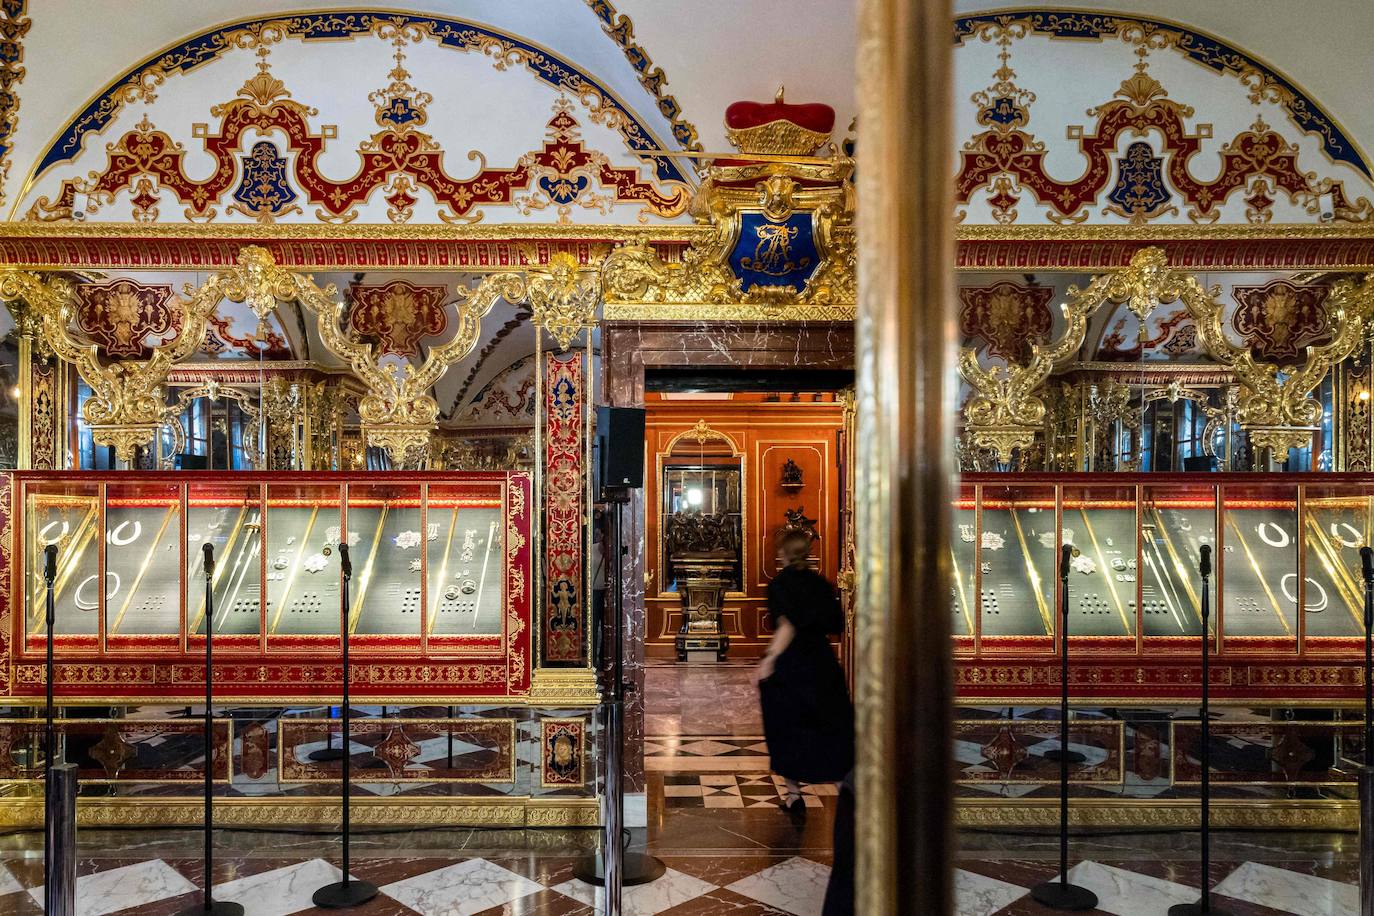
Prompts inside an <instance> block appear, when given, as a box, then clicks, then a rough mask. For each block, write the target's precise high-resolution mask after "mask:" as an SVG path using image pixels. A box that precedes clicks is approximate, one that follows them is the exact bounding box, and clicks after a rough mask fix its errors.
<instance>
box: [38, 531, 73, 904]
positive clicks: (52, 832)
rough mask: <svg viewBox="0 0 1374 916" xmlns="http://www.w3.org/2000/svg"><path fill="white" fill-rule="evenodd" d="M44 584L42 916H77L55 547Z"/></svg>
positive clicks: (48, 554) (48, 551)
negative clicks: (62, 745) (57, 717)
mask: <svg viewBox="0 0 1374 916" xmlns="http://www.w3.org/2000/svg"><path fill="white" fill-rule="evenodd" d="M43 581H44V583H45V584H46V585H47V595H46V599H45V600H46V608H45V610H46V612H47V625H48V645H47V655H46V659H45V666H44V684H45V694H44V695H45V697H46V700H47V702H46V705H45V709H44V723H43V726H44V727H43V756H44V758H45V760H44V762H45V763H46V764H47V767H48V771H47V778H46V779H45V780H44V782H43V912H45V913H47V914H49V916H76V793H77V782H76V765H75V764H71V763H66V762H63V761H62V760H60V759H59V757H60V755H59V754H58V752H57V734H56V729H55V728H54V727H53V682H54V680H55V678H56V673H55V671H54V669H53V628H54V626H55V625H56V623H57V610H56V600H55V596H54V592H53V588H54V583H55V582H56V581H57V545H56V544H49V545H48V546H47V547H46V548H44V551H43Z"/></svg>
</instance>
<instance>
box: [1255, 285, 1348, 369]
mask: <svg viewBox="0 0 1374 916" xmlns="http://www.w3.org/2000/svg"><path fill="white" fill-rule="evenodd" d="M1328 292H1329V288H1328V287H1326V286H1321V285H1312V286H1300V285H1298V284H1295V283H1290V282H1289V281H1287V280H1274V281H1272V282H1270V283H1266V284H1264V285H1263V286H1233V287H1231V296H1232V298H1234V299H1235V300H1236V310H1235V312H1233V313H1232V315H1231V326H1232V327H1234V328H1235V329H1236V333H1237V334H1239V335H1240V336H1241V337H1242V338H1244V340H1245V342H1246V344H1247V345H1249V347H1250V348H1251V349H1252V350H1253V351H1254V352H1255V355H1256V356H1258V357H1260V358H1261V359H1264V360H1267V361H1292V360H1295V359H1297V358H1298V357H1299V356H1300V355H1302V352H1303V349H1304V348H1305V347H1307V346H1308V345H1309V344H1314V343H1317V342H1319V340H1320V338H1321V336H1322V332H1323V330H1324V324H1325V322H1324V320H1323V314H1322V303H1323V302H1324V301H1325V300H1326V295H1327V293H1328Z"/></svg>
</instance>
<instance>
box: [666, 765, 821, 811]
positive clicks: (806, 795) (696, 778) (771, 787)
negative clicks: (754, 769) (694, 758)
mask: <svg viewBox="0 0 1374 916" xmlns="http://www.w3.org/2000/svg"><path fill="white" fill-rule="evenodd" d="M837 791H838V790H837V789H836V788H835V786H833V785H817V786H803V787H802V800H803V801H804V802H805V803H806V806H807V807H808V808H820V807H822V802H821V799H822V798H824V797H826V796H834V795H835V794H836V793H837ZM783 793H784V789H783V782H782V777H780V776H775V775H773V774H772V773H761V774H738V773H700V774H699V773H669V774H666V775H664V777H663V804H664V806H665V807H667V808H778V807H780V806H781V805H782V797H783Z"/></svg>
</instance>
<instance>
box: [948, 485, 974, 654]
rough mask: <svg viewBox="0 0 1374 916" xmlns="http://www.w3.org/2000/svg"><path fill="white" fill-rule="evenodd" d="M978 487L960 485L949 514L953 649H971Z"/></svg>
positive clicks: (950, 600)
mask: <svg viewBox="0 0 1374 916" xmlns="http://www.w3.org/2000/svg"><path fill="white" fill-rule="evenodd" d="M977 494H978V488H977V487H975V486H974V485H973V484H967V483H966V484H960V486H959V495H958V497H957V498H956V499H955V500H954V505H953V507H952V512H951V514H952V515H953V519H954V532H955V535H954V537H952V538H950V539H949V549H950V557H951V560H952V563H951V570H952V572H953V577H954V581H952V582H951V583H950V586H949V603H950V609H951V614H952V616H951V617H950V632H951V633H953V634H954V638H955V645H956V647H957V648H966V649H972V648H973V633H974V629H975V627H974V622H973V621H974V618H975V617H976V616H977V614H978V600H977V596H978V592H977V588H978V550H977V548H976V547H975V546H974V545H975V544H976V542H977V532H978V499H977Z"/></svg>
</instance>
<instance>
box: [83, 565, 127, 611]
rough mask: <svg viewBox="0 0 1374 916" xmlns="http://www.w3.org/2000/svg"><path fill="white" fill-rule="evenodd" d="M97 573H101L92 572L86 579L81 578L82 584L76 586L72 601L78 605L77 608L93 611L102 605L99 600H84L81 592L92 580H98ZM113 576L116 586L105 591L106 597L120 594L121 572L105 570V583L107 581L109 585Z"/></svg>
mask: <svg viewBox="0 0 1374 916" xmlns="http://www.w3.org/2000/svg"><path fill="white" fill-rule="evenodd" d="M97 575H99V574H98V573H96V574H92V575H89V576H87V577H86V578H85V579H83V580H81V584H80V585H78V586H77V587H76V592H75V593H74V594H73V595H72V603H74V604H75V605H76V606H77V608H79V609H80V610H83V611H93V610H95V609H96V608H98V607H100V604H99V602H96V601H82V600H81V593H82V592H83V591H85V588H86V586H87V585H88V584H90V583H91V582H94V581H95V580H96V576H97ZM111 576H113V577H114V580H115V584H114V588H112V589H107V590H106V591H105V597H106V599H109V598H113V597H114V596H115V595H118V594H119V586H120V585H121V582H120V579H119V573H117V572H110V571H108V570H107V571H106V572H105V583H106V584H107V585H108V584H109V581H110V577H111Z"/></svg>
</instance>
